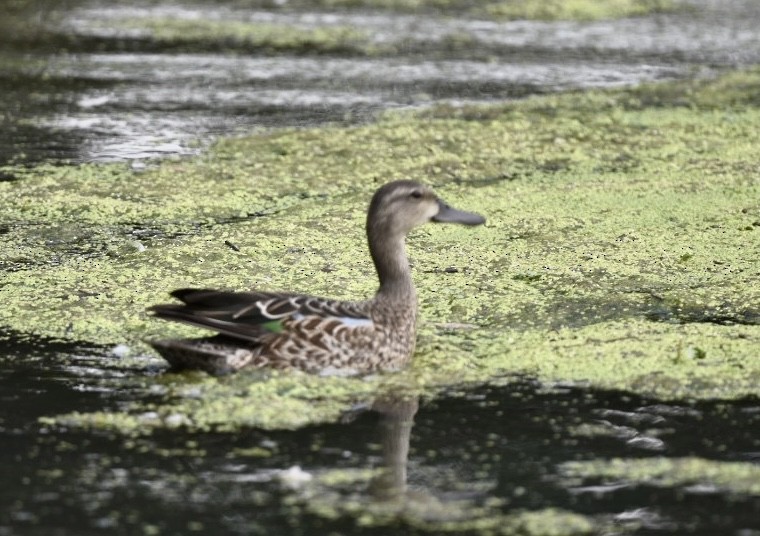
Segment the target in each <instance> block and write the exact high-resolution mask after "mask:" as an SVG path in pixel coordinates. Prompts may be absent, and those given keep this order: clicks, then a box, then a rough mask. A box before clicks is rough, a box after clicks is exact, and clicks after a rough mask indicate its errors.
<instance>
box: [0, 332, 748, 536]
mask: <svg viewBox="0 0 760 536" xmlns="http://www.w3.org/2000/svg"><path fill="white" fill-rule="evenodd" d="M5 339H6V343H5V344H4V346H3V355H2V357H1V358H0V367H2V368H1V369H0V376H2V378H1V381H2V384H3V385H4V386H5V389H4V391H3V393H2V407H3V408H4V411H3V414H2V421H0V439H1V440H2V444H3V450H2V458H3V463H2V465H0V472H1V474H0V478H1V479H2V481H3V483H4V486H3V487H2V488H1V491H0V534H4V535H5V534H9V535H10V534H78V535H80V534H95V533H101V532H102V531H103V530H116V531H117V532H119V533H144V534H159V533H160V534H188V533H192V532H199V531H202V532H210V533H232V534H237V533H240V534H279V533H282V532H283V531H287V532H288V533H290V534H315V533H324V534H327V533H331V534H387V533H388V530H394V531H402V532H403V533H410V534H413V533H419V534H436V533H439V532H440V531H441V530H444V529H445V530H456V531H457V532H458V533H479V532H480V533H483V530H482V528H483V527H484V526H490V527H491V529H490V530H486V531H485V533H510V532H509V531H507V532H504V530H506V529H504V527H509V526H512V524H515V523H518V524H517V525H514V526H516V527H523V529H524V528H525V526H526V525H524V524H523V525H520V524H519V523H523V522H521V521H519V519H520V518H519V516H520V515H530V512H534V513H537V515H538V516H539V517H541V518H542V519H543V518H545V517H551V515H556V512H558V511H559V512H564V513H565V514H564V515H566V516H568V515H572V516H576V517H573V518H572V519H573V520H575V521H574V523H576V524H577V523H578V521H577V520H578V519H581V520H586V521H585V522H586V523H590V524H591V525H589V526H591V527H594V529H593V530H594V532H595V533H596V532H598V533H605V532H606V533H610V532H614V533H635V534H683V533H684V531H688V532H689V533H690V534H704V535H712V534H755V533H756V531H758V530H760V495H758V494H757V492H756V490H755V491H751V490H750V491H746V490H745V491H744V492H742V491H741V490H739V491H737V490H732V489H730V487H728V488H724V487H721V486H720V485H718V486H716V485H715V484H714V482H712V481H711V480H710V474H711V473H710V471H709V470H708V471H707V472H706V473H705V475H707V476H703V477H699V476H696V477H691V478H687V479H686V480H685V481H679V480H678V478H675V481H672V482H671V481H668V479H667V478H665V477H663V478H660V479H658V478H649V479H644V480H642V479H641V478H642V477H641V475H636V474H635V471H634V472H632V473H631V474H630V475H627V474H623V475H608V476H604V475H603V474H602V475H593V474H573V471H572V467H574V466H573V464H578V463H580V464H583V463H585V462H596V461H604V460H611V459H615V458H622V459H625V460H627V461H628V462H629V463H634V462H636V461H646V460H672V461H673V462H674V463H679V460H680V461H682V460H691V459H700V460H704V461H705V463H718V464H720V463H725V464H731V463H732V462H750V463H752V462H755V463H756V462H757V461H758V460H759V459H760V444H759V443H758V435H757V430H758V426H759V425H760V402H759V401H758V400H745V401H739V402H733V403H728V402H720V401H710V402H698V403H691V402H663V401H658V400H652V399H646V398H642V397H638V396H636V395H631V394H629V393H623V392H609V391H599V390H588V389H583V388H579V387H574V386H560V385H557V386H553V387H549V388H547V387H546V386H544V387H541V386H539V385H538V384H536V383H534V382H532V381H530V380H528V379H515V381H513V382H510V383H507V384H505V385H501V386H490V387H489V386H486V387H474V388H472V389H469V390H464V391H461V392H457V393H451V394H450V395H449V396H444V397H441V398H437V399H434V400H426V401H421V402H420V401H418V400H417V399H416V398H409V397H404V396H403V395H399V396H388V397H385V398H383V399H379V400H376V401H375V402H374V403H372V404H371V410H369V411H354V412H349V413H347V414H346V418H345V419H344V422H342V423H335V424H328V425H321V426H312V427H308V428H305V429H300V430H295V431H262V430H255V429H248V430H243V431H241V432H239V433H236V434H223V433H189V432H187V431H184V430H183V429H181V428H180V429H176V430H175V431H173V432H169V431H162V432H156V433H154V434H153V435H150V436H139V437H124V436H119V435H111V434H110V433H105V432H100V433H96V432H83V431H81V430H73V429H72V430H67V429H62V428H50V427H47V426H43V425H41V424H39V423H38V422H37V418H38V417H39V416H40V414H41V413H42V414H49V413H50V412H51V411H54V412H56V413H59V412H67V411H72V410H77V411H90V410H95V409H104V408H106V409H111V410H115V409H118V408H119V407H120V406H121V405H123V404H125V403H127V402H128V401H129V400H130V398H132V397H134V396H137V395H136V394H135V393H136V392H137V390H130V389H129V388H128V387H127V388H123V389H119V390H118V391H116V390H113V389H108V388H104V387H103V385H105V384H104V383H102V382H100V381H99V379H98V377H97V375H100V378H103V377H104V376H112V377H117V376H119V375H121V374H124V372H123V371H122V370H120V369H119V366H118V360H117V359H115V358H113V357H107V355H108V352H107V351H106V350H105V349H98V348H81V347H75V346H72V345H67V344H57V343H55V342H53V341H34V340H26V339H22V338H20V337H17V336H8V337H6V338H5ZM21 357H23V358H24V359H23V361H22V360H21V359H20V358H21ZM90 365H97V368H95V367H90ZM145 371H146V372H145V374H143V375H142V378H136V379H135V381H138V382H139V381H143V382H145V381H146V380H149V379H150V376H151V375H152V374H155V373H156V370H151V369H150V367H146V369H145ZM132 376H135V374H134V373H132ZM141 396H145V395H141ZM658 463H661V462H658ZM677 476H678V475H671V477H677ZM550 512H554V514H550ZM526 513H527V514H526ZM516 516H517V517H516ZM562 519H564V518H560V520H562ZM489 520H490V521H489ZM557 522H558V523H559V522H563V523H565V526H564V527H555V528H557V529H558V530H559V529H561V530H560V532H555V533H559V534H569V533H574V532H582V530H581V529H582V528H583V525H579V527H580V528H578V530H576V531H574V530H573V527H574V525H573V524H572V523H570V522H569V521H568V520H567V519H564V521H557ZM489 523H490V524H489ZM499 526H501V527H502V529H501V531H500V530H497V529H498V527H499ZM477 527H481V529H478V528H477ZM494 527H496V528H494ZM586 529H588V526H586ZM613 529H614V530H613ZM547 530H548V529H547ZM315 531H317V532H315ZM742 531H743V532H742ZM526 533H528V534H531V533H533V532H526ZM539 533H540V532H539Z"/></svg>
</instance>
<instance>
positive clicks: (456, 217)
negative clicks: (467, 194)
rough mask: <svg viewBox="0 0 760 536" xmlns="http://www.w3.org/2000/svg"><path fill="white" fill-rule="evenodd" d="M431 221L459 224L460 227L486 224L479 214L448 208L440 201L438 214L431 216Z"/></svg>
mask: <svg viewBox="0 0 760 536" xmlns="http://www.w3.org/2000/svg"><path fill="white" fill-rule="evenodd" d="M432 220H433V221H435V222H439V223H461V224H462V225H482V224H484V223H485V222H486V219H485V218H484V217H483V216H481V215H480V214H475V213H474V212H465V211H464V210H459V209H456V208H454V207H450V206H449V205H447V204H446V203H444V202H443V201H440V200H439V201H438V214H436V215H435V216H433V218H432Z"/></svg>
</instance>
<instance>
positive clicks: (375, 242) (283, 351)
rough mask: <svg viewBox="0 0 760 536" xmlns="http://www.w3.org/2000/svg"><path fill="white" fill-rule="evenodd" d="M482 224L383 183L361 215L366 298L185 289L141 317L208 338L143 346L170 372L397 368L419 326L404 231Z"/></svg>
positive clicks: (422, 194)
mask: <svg viewBox="0 0 760 536" xmlns="http://www.w3.org/2000/svg"><path fill="white" fill-rule="evenodd" d="M485 221H486V220H485V218H484V217H483V216H481V215H480V214H476V213H474V212H466V211H464V210H459V209H456V208H454V207H451V206H450V205H448V204H446V203H445V202H444V201H443V200H441V199H440V198H439V197H438V196H437V195H436V194H435V193H434V191H433V189H432V188H431V187H429V186H427V185H424V184H421V183H419V182H416V181H411V180H396V181H393V182H389V183H387V184H384V185H383V186H381V187H380V188H379V189H378V190H377V191H376V192H375V193H374V195H373V196H372V199H371V201H370V204H369V209H368V211H367V222H366V233H367V241H368V244H369V253H370V256H371V258H372V261H373V263H374V265H375V269H376V271H377V276H378V279H379V283H380V284H379V287H378V289H377V292H376V293H375V295H374V296H373V297H372V298H370V299H366V300H363V301H338V300H333V299H328V298H321V297H316V296H310V295H304V294H297V293H291V292H270V291H259V290H252V291H229V290H212V289H204V288H183V289H178V290H175V291H173V292H171V293H170V295H171V296H172V297H174V298H175V299H176V300H178V301H179V303H171V304H161V305H155V306H153V307H150V308H149V309H148V312H149V314H150V315H152V316H153V317H155V318H159V319H163V320H169V321H175V322H182V323H185V324H190V325H192V326H196V327H200V328H206V329H209V330H212V331H214V332H216V334H215V335H212V336H206V337H200V338H189V339H167V340H153V341H148V342H149V344H150V345H151V346H152V347H153V348H154V349H155V350H156V351H157V352H158V353H159V354H160V355H161V356H162V357H163V358H164V359H165V360H166V361H167V362H168V363H169V364H170V366H171V368H172V369H174V370H183V369H198V370H203V371H205V372H207V373H209V374H212V375H223V374H228V373H231V372H235V371H239V370H241V369H247V368H261V367H266V368H273V369H299V370H302V371H305V372H307V373H326V372H327V371H333V372H335V373H347V374H360V373H370V372H376V371H382V370H398V369H401V368H403V367H404V366H405V365H407V363H408V362H409V361H410V359H411V357H412V355H413V354H414V349H415V342H416V331H417V307H418V305H417V291H416V289H415V286H414V281H413V280H412V274H411V268H410V265H409V261H408V258H407V255H406V245H405V243H406V236H407V234H408V233H409V232H410V231H411V230H412V229H414V228H416V227H418V226H421V225H423V224H425V223H428V222H433V223H454V224H460V225H466V226H476V225H482V224H484V223H485Z"/></svg>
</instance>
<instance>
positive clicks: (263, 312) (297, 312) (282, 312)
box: [148, 288, 372, 341]
mask: <svg viewBox="0 0 760 536" xmlns="http://www.w3.org/2000/svg"><path fill="white" fill-rule="evenodd" d="M171 295H172V296H173V297H175V298H177V299H178V300H180V301H181V302H182V303H179V304H164V305H155V306H153V307H151V308H150V309H148V310H149V311H150V313H151V314H153V316H156V317H158V318H163V319H166V320H174V321H177V322H183V323H185V324H190V325H192V326H198V327H203V328H209V329H213V330H215V331H218V332H219V333H223V334H224V335H228V336H230V337H235V338H238V339H245V340H250V341H258V340H259V339H260V338H261V336H262V335H264V334H266V333H282V332H283V331H286V330H287V329H288V328H289V327H290V326H293V325H295V324H300V323H301V322H303V321H308V320H310V319H319V320H325V319H331V320H336V321H338V322H339V323H340V324H342V325H345V326H348V327H359V326H370V325H372V319H371V318H370V316H369V311H368V309H367V307H366V302H340V301H335V300H327V299H324V298H317V297H314V296H304V295H300V294H283V293H276V292H231V291H220V290H209V289H191V288H189V289H180V290H175V291H174V292H172V293H171Z"/></svg>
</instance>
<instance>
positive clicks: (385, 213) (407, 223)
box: [367, 180, 486, 236]
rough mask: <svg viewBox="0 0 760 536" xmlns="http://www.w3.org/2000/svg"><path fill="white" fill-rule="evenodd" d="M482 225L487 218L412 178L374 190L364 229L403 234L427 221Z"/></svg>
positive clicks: (396, 234)
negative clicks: (453, 203)
mask: <svg viewBox="0 0 760 536" xmlns="http://www.w3.org/2000/svg"><path fill="white" fill-rule="evenodd" d="M431 221H432V222H439V223H461V224H462V225H481V224H483V223H485V221H486V219H485V218H484V217H483V216H481V215H480V214H475V213H474V212H465V211H464V210H458V209H455V208H453V207H450V206H449V205H447V204H446V203H444V202H443V201H442V200H441V199H439V198H438V196H436V195H435V193H434V192H433V190H432V189H431V188H430V187H429V186H425V185H424V184H420V183H418V182H415V181H408V180H401V181H393V182H389V183H388V184H386V185H384V186H382V187H381V188H380V189H378V190H377V192H375V195H374V196H373V197H372V202H371V203H370V205H369V212H368V214H367V231H368V232H370V233H372V232H375V231H380V232H381V233H383V234H385V235H390V236H398V235H401V236H404V235H406V234H407V233H408V232H409V231H411V230H412V229H413V228H415V227H417V226H419V225H422V224H425V223H427V222H431Z"/></svg>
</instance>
